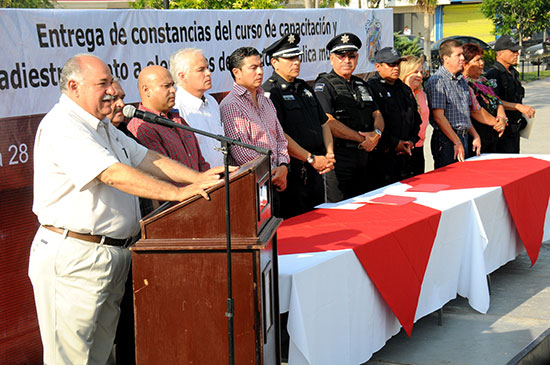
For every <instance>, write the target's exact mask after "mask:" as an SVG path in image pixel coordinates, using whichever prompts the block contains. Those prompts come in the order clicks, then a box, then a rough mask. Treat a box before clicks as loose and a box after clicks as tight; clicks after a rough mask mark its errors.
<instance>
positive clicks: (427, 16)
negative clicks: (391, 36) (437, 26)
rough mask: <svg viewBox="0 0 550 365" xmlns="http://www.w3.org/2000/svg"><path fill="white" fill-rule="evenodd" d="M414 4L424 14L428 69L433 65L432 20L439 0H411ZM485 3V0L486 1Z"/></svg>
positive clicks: (425, 51)
mask: <svg viewBox="0 0 550 365" xmlns="http://www.w3.org/2000/svg"><path fill="white" fill-rule="evenodd" d="M409 1H410V2H412V3H414V4H415V5H416V7H417V8H418V9H419V10H420V11H421V12H422V13H424V55H425V56H426V62H427V63H428V67H431V65H432V50H431V46H430V44H431V43H430V41H431V29H432V27H431V26H430V20H431V18H432V15H433V14H435V9H436V7H437V0H409ZM484 1H485V0H484Z"/></svg>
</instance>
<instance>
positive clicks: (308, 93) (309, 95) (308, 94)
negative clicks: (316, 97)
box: [304, 89, 313, 98]
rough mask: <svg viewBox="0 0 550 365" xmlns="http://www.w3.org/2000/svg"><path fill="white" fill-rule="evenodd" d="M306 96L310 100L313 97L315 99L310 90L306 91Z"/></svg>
mask: <svg viewBox="0 0 550 365" xmlns="http://www.w3.org/2000/svg"><path fill="white" fill-rule="evenodd" d="M304 95H305V96H307V97H308V98H312V97H313V94H312V93H311V91H309V90H308V89H304Z"/></svg>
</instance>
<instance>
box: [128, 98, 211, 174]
mask: <svg viewBox="0 0 550 365" xmlns="http://www.w3.org/2000/svg"><path fill="white" fill-rule="evenodd" d="M139 110H145V111H148V112H151V113H154V114H156V115H160V116H161V117H164V118H167V119H170V120H171V121H173V122H176V123H178V124H183V125H188V124H187V123H186V122H185V120H183V118H181V117H180V116H179V114H178V113H177V112H174V111H172V112H169V113H168V114H164V113H161V112H157V111H154V110H151V109H148V108H146V107H144V106H143V105H141V103H140V104H139ZM128 130H129V131H130V132H131V133H132V134H133V135H134V136H135V137H136V138H137V139H138V141H139V142H140V143H141V144H142V145H144V146H145V147H147V148H149V149H151V150H153V151H156V152H158V153H160V154H162V155H164V156H168V157H170V158H171V159H172V160H175V161H178V162H180V163H182V164H184V165H185V166H187V167H189V168H192V169H193V170H196V171H206V170H208V169H209V168H210V165H209V164H208V162H206V161H205V160H204V158H203V157H202V154H201V150H200V147H199V143H198V142H197V138H196V137H195V134H194V133H193V132H190V131H187V130H185V129H181V128H170V127H165V126H163V125H158V124H153V123H148V122H145V121H143V120H141V119H137V118H132V120H130V122H129V123H128Z"/></svg>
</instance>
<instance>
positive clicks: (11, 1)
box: [0, 0, 53, 9]
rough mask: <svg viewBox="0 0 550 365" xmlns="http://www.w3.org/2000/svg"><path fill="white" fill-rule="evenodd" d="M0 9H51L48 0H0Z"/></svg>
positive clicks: (50, 3) (51, 6) (51, 5)
mask: <svg viewBox="0 0 550 365" xmlns="http://www.w3.org/2000/svg"><path fill="white" fill-rule="evenodd" d="M0 8H33V9H37V8H47V9H51V8H53V4H52V2H51V1H50V0H0Z"/></svg>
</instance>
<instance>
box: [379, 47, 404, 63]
mask: <svg viewBox="0 0 550 365" xmlns="http://www.w3.org/2000/svg"><path fill="white" fill-rule="evenodd" d="M403 59H404V58H403V57H401V55H400V54H399V52H398V51H397V50H396V49H395V48H392V47H384V48H382V49H380V50H378V52H376V55H375V56H374V63H395V62H401V61H403Z"/></svg>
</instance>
